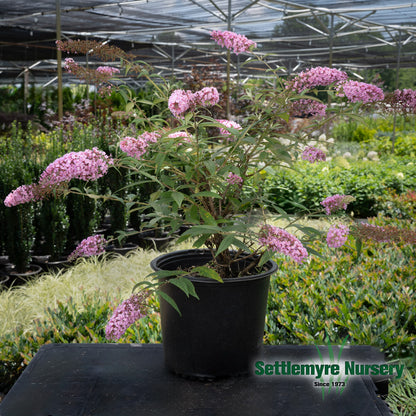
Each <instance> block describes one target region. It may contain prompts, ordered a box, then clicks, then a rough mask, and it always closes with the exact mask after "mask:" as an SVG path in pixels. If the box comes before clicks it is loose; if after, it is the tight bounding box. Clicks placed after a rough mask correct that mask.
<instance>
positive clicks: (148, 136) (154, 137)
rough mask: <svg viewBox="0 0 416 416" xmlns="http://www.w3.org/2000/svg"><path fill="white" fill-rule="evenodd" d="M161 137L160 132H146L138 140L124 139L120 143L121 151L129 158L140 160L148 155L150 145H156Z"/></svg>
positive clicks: (132, 138)
mask: <svg viewBox="0 0 416 416" xmlns="http://www.w3.org/2000/svg"><path fill="white" fill-rule="evenodd" d="M160 137H161V135H160V133H158V132H144V133H142V134H141V135H140V136H138V137H137V138H135V137H129V136H127V137H124V138H123V139H122V140H121V142H120V145H119V146H120V149H121V150H122V151H123V152H124V153H127V155H128V156H130V157H133V158H135V159H137V160H140V159H141V157H142V156H143V155H144V154H145V153H146V151H147V148H148V147H149V145H150V143H156V142H157V141H158V139H160Z"/></svg>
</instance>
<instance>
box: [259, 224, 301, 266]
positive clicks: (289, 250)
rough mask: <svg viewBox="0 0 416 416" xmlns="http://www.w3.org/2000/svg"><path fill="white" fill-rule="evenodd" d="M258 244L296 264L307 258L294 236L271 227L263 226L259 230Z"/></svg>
mask: <svg viewBox="0 0 416 416" xmlns="http://www.w3.org/2000/svg"><path fill="white" fill-rule="evenodd" d="M259 242H260V245H262V246H264V247H266V248H267V249H269V250H271V251H274V252H278V253H283V254H285V255H287V256H289V257H291V258H292V259H293V260H295V261H297V262H298V263H302V261H303V260H305V258H306V257H308V252H307V251H306V249H305V247H303V245H302V243H301V242H300V241H299V240H298V239H297V238H296V237H295V236H294V235H292V234H290V233H289V232H287V231H286V230H284V229H282V228H278V227H275V226H273V225H264V226H263V227H262V228H261V230H260V238H259Z"/></svg>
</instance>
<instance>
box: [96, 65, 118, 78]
mask: <svg viewBox="0 0 416 416" xmlns="http://www.w3.org/2000/svg"><path fill="white" fill-rule="evenodd" d="M96 71H97V72H98V73H100V74H102V75H107V76H109V77H110V78H111V77H112V76H113V75H114V74H118V73H119V72H120V70H119V69H118V68H114V67H112V66H99V67H98V68H97V69H96Z"/></svg>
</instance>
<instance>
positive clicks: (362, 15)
mask: <svg viewBox="0 0 416 416" xmlns="http://www.w3.org/2000/svg"><path fill="white" fill-rule="evenodd" d="M57 16H58V17H59V18H60V19H57ZM59 20H60V22H61V25H60V31H61V36H62V38H63V39H95V40H99V41H100V42H106V43H109V44H114V45H117V46H120V47H121V48H123V49H125V50H128V51H130V52H132V53H134V54H135V55H137V57H138V58H139V59H143V60H146V61H147V62H149V63H150V64H152V65H153V66H155V68H156V69H157V70H158V71H159V72H160V73H162V74H163V75H170V74H175V75H176V76H178V77H181V76H182V75H183V74H185V73H189V71H190V68H191V67H198V66H206V65H207V64H210V63H211V62H219V63H222V62H224V61H225V59H226V55H225V53H224V51H223V50H221V49H220V48H219V47H217V46H216V45H215V44H214V43H213V42H212V41H211V40H210V32H211V31H212V30H232V31H235V32H237V33H242V34H245V35H246V36H247V37H249V38H250V39H253V40H255V41H256V42H257V43H258V45H259V48H258V53H264V54H267V58H265V59H267V61H268V63H269V64H270V65H274V66H281V67H284V68H286V70H287V71H288V72H290V71H293V70H299V69H302V68H304V67H310V66H317V65H332V66H336V67H340V68H344V69H348V68H350V69H352V70H356V69H360V68H396V66H397V65H400V66H401V67H414V66H415V55H416V26H415V22H416V3H410V2H404V1H399V0H393V1H380V0H379V1H362V0H361V1H360V0H359V1H332V2H331V1H327V0H321V1H299V2H290V1H278V0H238V1H237V0H131V1H118V2H115V1H109V0H107V1H106V0H101V1H100V0H83V1H82V2H81V1H76V0H66V1H65V0H60V1H59V0H43V1H36V0H33V1H27V0H13V1H10V0H9V1H4V0H0V79H1V80H2V82H11V81H15V80H19V79H20V77H22V74H23V73H29V74H30V76H31V77H32V78H33V79H35V80H37V81H38V82H43V83H48V82H52V81H53V79H54V77H55V76H56V74H55V73H56V65H57V62H56V48H55V41H56V37H57V21H59ZM247 58H248V56H245V55H241V56H238V58H235V59H234V60H233V62H232V70H233V74H234V76H236V74H238V76H241V77H250V76H263V75H264V70H263V69H262V68H259V67H253V66H252V65H250V64H246V65H244V64H245V63H246V62H245V61H247ZM78 59H80V60H81V59H84V60H85V58H81V57H79V58H78ZM84 62H85V61H84ZM88 63H89V64H90V65H93V64H97V65H98V64H99V62H96V61H94V60H93V59H91V60H90V61H89V62H88Z"/></svg>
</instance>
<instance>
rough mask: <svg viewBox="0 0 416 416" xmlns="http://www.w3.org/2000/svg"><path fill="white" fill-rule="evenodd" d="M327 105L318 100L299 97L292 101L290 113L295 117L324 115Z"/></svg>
mask: <svg viewBox="0 0 416 416" xmlns="http://www.w3.org/2000/svg"><path fill="white" fill-rule="evenodd" d="M326 109H327V105H326V104H324V103H320V102H319V101H315V100H309V99H301V100H298V101H293V102H292V114H293V115H294V116H295V117H304V116H319V117H324V116H325V114H326Z"/></svg>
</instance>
